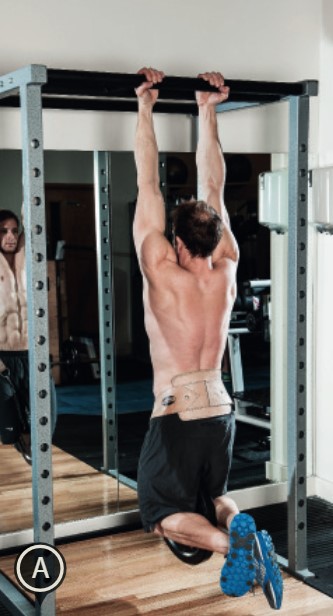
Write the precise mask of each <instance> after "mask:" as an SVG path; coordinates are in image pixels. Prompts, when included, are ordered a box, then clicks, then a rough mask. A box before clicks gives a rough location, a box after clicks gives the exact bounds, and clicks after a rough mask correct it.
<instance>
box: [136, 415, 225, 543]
mask: <svg viewBox="0 0 333 616" xmlns="http://www.w3.org/2000/svg"><path fill="white" fill-rule="evenodd" d="M234 436H235V415H234V412H233V411H232V412H231V413H229V414H227V415H220V416H218V417H210V418H208V419H195V420H190V421H183V420H181V419H180V417H179V416H178V414H177V413H174V414H170V415H164V416H162V417H155V418H153V419H151V420H150V426H149V430H148V432H147V434H146V436H145V439H144V442H143V446H142V450H141V454H140V459H139V467H138V497H139V507H140V514H141V519H142V523H143V527H144V529H145V531H146V532H149V531H152V530H153V529H154V526H155V524H157V522H160V521H161V520H163V518H165V517H166V516H169V515H172V514H174V513H179V512H192V513H195V512H196V511H197V501H198V494H199V492H200V490H202V489H204V490H205V492H206V494H208V495H209V496H210V497H211V498H212V499H214V498H216V497H218V496H222V495H223V494H225V493H226V491H227V482H228V476H229V471H230V466H231V459H232V450H233V444H234Z"/></svg>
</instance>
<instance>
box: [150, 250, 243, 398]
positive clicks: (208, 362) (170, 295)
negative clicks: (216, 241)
mask: <svg viewBox="0 0 333 616" xmlns="http://www.w3.org/2000/svg"><path fill="white" fill-rule="evenodd" d="M164 241H165V240H164ZM169 246H170V245H169ZM147 260H148V262H149V258H148V259H147ZM197 264H198V265H199V267H195V268H193V269H192V270H189V269H185V268H184V267H181V266H180V265H179V264H178V263H177V257H176V254H175V253H174V251H173V249H172V248H171V246H170V250H168V258H165V259H163V260H162V261H161V262H160V263H158V264H156V263H155V264H154V266H153V267H151V268H150V267H149V266H148V267H145V265H144V263H143V268H142V269H143V274H144V293H143V299H144V308H145V326H146V330H147V334H148V337H149V340H150V351H151V359H152V365H153V370H154V393H155V395H156V394H158V393H160V392H161V391H163V390H164V389H166V388H167V387H168V386H169V385H170V381H171V378H172V377H174V376H175V375H176V374H180V373H183V372H192V371H196V370H205V369H207V370H208V369H215V368H217V369H220V367H221V360H222V356H223V352H224V349H225V345H226V341H227V334H228V326H229V320H230V314H231V310H232V306H233V304H234V300H235V293H236V268H237V258H235V259H231V258H228V257H224V258H221V259H220V260H219V261H218V262H217V263H215V264H211V262H210V261H209V260H200V261H198V262H197Z"/></svg>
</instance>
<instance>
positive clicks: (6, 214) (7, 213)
mask: <svg viewBox="0 0 333 616" xmlns="http://www.w3.org/2000/svg"><path fill="white" fill-rule="evenodd" d="M10 218H12V219H13V220H15V221H16V224H17V226H18V227H19V226H20V222H19V219H18V217H17V216H16V214H14V212H12V211H11V210H1V209H0V222H4V220H9V219H10Z"/></svg>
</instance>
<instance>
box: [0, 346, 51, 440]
mask: <svg viewBox="0 0 333 616" xmlns="http://www.w3.org/2000/svg"><path fill="white" fill-rule="evenodd" d="M0 359H1V360H2V361H3V363H4V364H5V366H6V370H5V371H4V372H1V373H0V442H1V443H3V444H4V445H9V444H12V443H15V442H16V441H17V440H18V438H19V436H20V435H21V434H22V433H27V432H29V431H30V415H31V413H30V397H29V357H28V351H1V350H0ZM50 395H51V429H52V432H53V431H54V429H55V425H56V408H57V404H56V392H55V386H54V382H53V379H51V382H50Z"/></svg>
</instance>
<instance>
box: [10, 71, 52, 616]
mask: <svg viewBox="0 0 333 616" xmlns="http://www.w3.org/2000/svg"><path fill="white" fill-rule="evenodd" d="M46 81H47V74H46V68H45V67H43V66H31V67H27V68H24V69H21V70H19V71H16V72H14V73H11V74H10V75H7V76H5V77H4V78H2V80H1V90H0V91H1V96H3V95H8V94H9V93H11V92H12V91H13V90H17V89H19V93H20V99H21V105H22V113H21V122H22V169H23V203H24V205H23V213H24V226H25V243H26V272H27V303H28V345H29V375H30V377H29V378H30V410H31V442H32V460H33V465H32V495H33V516H34V543H47V544H49V545H52V544H53V543H54V528H53V527H54V523H53V484H52V450H51V438H52V437H51V392H50V363H49V334H48V297H47V270H46V268H47V255H46V233H45V196H44V159H43V126H42V99H41V88H42V85H43V84H44V83H46ZM1 587H2V583H1V582H0V590H1ZM36 613H38V614H41V615H42V616H53V614H55V593H54V592H53V593H50V594H49V595H47V597H46V598H45V600H44V602H43V603H42V605H41V606H40V605H39V604H38V602H37V601H36Z"/></svg>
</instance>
